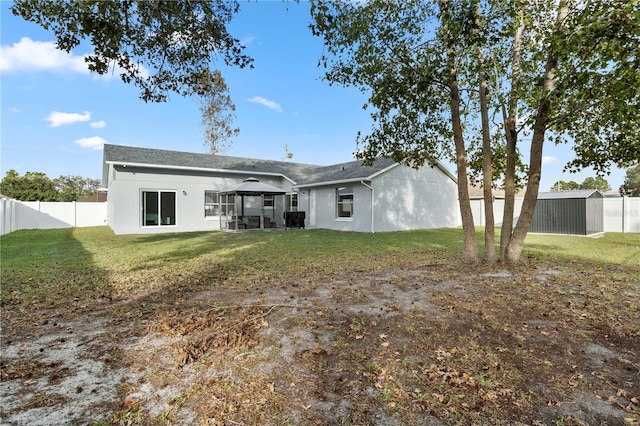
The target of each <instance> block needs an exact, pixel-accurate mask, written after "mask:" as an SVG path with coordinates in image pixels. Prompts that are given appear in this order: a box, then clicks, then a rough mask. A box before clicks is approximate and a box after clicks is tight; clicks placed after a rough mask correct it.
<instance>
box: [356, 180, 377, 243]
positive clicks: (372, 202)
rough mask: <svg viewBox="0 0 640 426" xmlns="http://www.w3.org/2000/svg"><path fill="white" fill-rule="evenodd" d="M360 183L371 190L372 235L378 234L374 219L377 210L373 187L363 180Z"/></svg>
mask: <svg viewBox="0 0 640 426" xmlns="http://www.w3.org/2000/svg"><path fill="white" fill-rule="evenodd" d="M360 183H361V184H362V185H364V186H366V187H367V188H369V189H370V190H371V233H372V234H375V232H376V230H375V226H374V223H375V222H374V219H375V210H374V207H375V197H374V191H373V187H372V186H370V185H367V184H366V183H365V182H364V181H363V180H361V181H360Z"/></svg>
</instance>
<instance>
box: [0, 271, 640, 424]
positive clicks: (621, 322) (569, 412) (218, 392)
mask: <svg viewBox="0 0 640 426" xmlns="http://www.w3.org/2000/svg"><path fill="white" fill-rule="evenodd" d="M615 272H616V271H589V272H577V271H575V270H572V269H561V268H558V269H555V268H554V267H553V266H551V267H549V266H545V268H538V267H536V266H535V265H533V264H529V265H527V266H523V267H522V268H520V269H518V270H517V271H507V270H483V269H481V268H477V269H472V270H470V269H469V268H467V267H465V266H464V265H460V264H450V263H433V264H429V265H420V266H419V267H414V268H411V269H406V268H400V267H391V266H390V267H387V268H386V269H382V270H380V271H377V272H375V273H373V272H366V273H365V272H362V271H358V270H353V271H348V272H345V273H344V274H340V275H337V274H335V275H329V276H323V278H321V279H318V278H317V277H315V276H313V275H309V276H300V277H295V278H293V277H286V278H283V277H278V276H262V277H260V276H258V277H257V278H256V279H255V280H254V281H252V282H235V281H233V280H231V279H227V280H221V281H216V280H213V279H207V278H206V277H201V278H202V279H199V280H198V281H199V284H198V285H197V286H190V285H189V283H188V282H184V283H181V284H180V285H176V286H172V287H170V288H169V289H166V290H162V291H155V292H148V293H140V294H135V295H128V297H127V298H126V299H125V298H116V297H113V298H111V296H109V295H104V296H103V297H101V298H94V299H93V300H81V299H80V298H78V300H77V301H76V302H74V304H73V306H66V307H65V308H64V309H62V308H61V309H47V308H43V307H41V306H39V305H38V304H37V303H35V302H34V304H33V305H32V306H24V305H11V304H5V306H3V309H2V317H3V318H2V336H1V337H2V354H1V355H2V358H1V369H0V374H1V379H2V382H1V383H0V398H1V400H2V404H1V405H2V407H1V409H0V414H1V416H2V417H1V419H2V424H7V425H52V424H77V425H84V424H93V425H97V424H123V425H133V424H152V425H153V424H178V425H182V424H198V425H238V424H245V425H254V424H261V425H269V424H271V425H284V424H292V425H303V424H304V425H343V424H359V425H447V424H465V425H466V424H492V425H496V424H505V425H511V424H529V425H559V424H563V425H572V424H573V425H584V424H588V425H602V424H607V425H635V424H640V403H639V402H638V400H639V399H640V302H639V298H640V296H639V294H638V293H639V291H640V277H639V278H638V280H634V279H632V280H631V281H629V280H628V279H627V278H624V279H622V280H618V279H617V278H616V276H617V275H616V273H615ZM625 276H627V275H625ZM154 279H155V278H154ZM194 287H195V288H194Z"/></svg>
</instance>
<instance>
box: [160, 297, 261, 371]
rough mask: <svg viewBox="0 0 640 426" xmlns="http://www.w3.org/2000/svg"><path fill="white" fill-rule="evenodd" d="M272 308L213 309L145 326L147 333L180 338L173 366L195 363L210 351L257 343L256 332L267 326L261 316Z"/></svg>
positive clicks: (249, 346)
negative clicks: (159, 333)
mask: <svg viewBox="0 0 640 426" xmlns="http://www.w3.org/2000/svg"><path fill="white" fill-rule="evenodd" d="M273 309H274V306H271V307H265V306H264V305H260V304H253V305H250V306H224V307H215V308H212V309H209V310H207V311H204V312H198V313H193V314H190V315H188V316H186V317H182V316H181V315H180V314H179V313H173V314H170V315H168V316H166V317H165V318H162V319H160V320H159V321H156V322H153V323H152V324H151V325H150V326H149V330H150V331H154V332H161V333H163V334H165V335H167V336H170V337H181V339H180V341H179V343H178V344H177V356H176V361H175V366H176V367H182V366H184V365H186V364H190V363H194V362H196V361H198V359H200V358H201V357H202V356H203V355H204V354H206V353H207V352H208V351H209V350H211V349H214V348H233V347H247V348H252V347H254V346H255V345H257V344H258V339H257V337H256V334H257V332H258V330H260V329H261V328H263V327H266V326H268V322H267V321H266V319H265V317H266V316H267V315H268V314H269V312H271V311H272V310H273Z"/></svg>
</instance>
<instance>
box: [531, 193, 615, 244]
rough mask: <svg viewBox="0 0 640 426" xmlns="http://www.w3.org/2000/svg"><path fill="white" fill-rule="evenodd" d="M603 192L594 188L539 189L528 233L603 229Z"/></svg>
mask: <svg viewBox="0 0 640 426" xmlns="http://www.w3.org/2000/svg"><path fill="white" fill-rule="evenodd" d="M603 199H604V194H603V193H602V192H600V191H598V190H597V189H589V190H579V191H557V192H541V193H539V194H538V202H537V204H536V210H535V212H534V214H533V220H532V221H531V226H530V227H529V232H539V233H545V234H572V235H593V234H597V233H600V232H604V219H603V211H604V209H603V203H604V201H603Z"/></svg>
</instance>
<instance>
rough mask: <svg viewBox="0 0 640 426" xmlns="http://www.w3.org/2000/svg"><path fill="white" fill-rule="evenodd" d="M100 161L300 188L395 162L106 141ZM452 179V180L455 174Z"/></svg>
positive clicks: (361, 175) (363, 175)
mask: <svg viewBox="0 0 640 426" xmlns="http://www.w3.org/2000/svg"><path fill="white" fill-rule="evenodd" d="M104 162H105V163H116V164H139V165H140V164H141V165H148V166H150V167H151V166H161V167H166V168H193V169H208V170H229V171H236V172H246V173H249V174H270V175H284V176H286V177H287V178H289V179H291V180H292V181H294V182H295V183H296V184H297V186H301V187H304V186H314V185H319V184H321V183H323V182H349V181H358V180H368V179H369V178H371V177H372V176H373V175H375V174H377V173H379V172H381V171H383V170H386V169H387V168H389V167H391V166H393V165H394V164H395V162H394V161H393V160H391V159H389V158H380V159H378V160H377V161H376V162H375V163H374V164H373V165H372V166H370V167H365V166H363V165H362V162H361V161H359V160H357V161H349V162H346V163H340V164H335V165H332V166H316V165H312V164H301V163H293V162H286V161H273V160H258V159H253V158H242V157H230V156H225V155H211V154H193V153H189V152H180V151H168V150H163V149H151V148H137V147H131V146H123V145H110V144H105V145H104ZM441 168H442V167H441ZM443 171H444V169H443ZM445 172H446V171H445ZM448 174H449V175H451V172H448ZM451 176H452V175H451ZM452 178H453V179H454V180H455V177H452Z"/></svg>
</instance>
